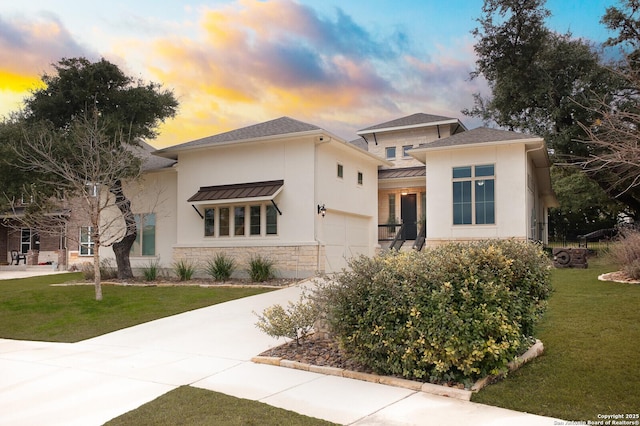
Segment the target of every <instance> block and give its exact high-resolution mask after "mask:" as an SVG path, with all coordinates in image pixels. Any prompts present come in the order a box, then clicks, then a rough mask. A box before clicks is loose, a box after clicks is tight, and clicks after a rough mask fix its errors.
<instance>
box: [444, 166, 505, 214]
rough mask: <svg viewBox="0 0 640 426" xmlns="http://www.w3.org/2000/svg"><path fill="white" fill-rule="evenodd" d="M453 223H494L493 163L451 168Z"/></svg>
mask: <svg viewBox="0 0 640 426" xmlns="http://www.w3.org/2000/svg"><path fill="white" fill-rule="evenodd" d="M453 224H454V225H491V224H495V167H494V165H493V164H483V165H477V166H465V167H454V168H453Z"/></svg>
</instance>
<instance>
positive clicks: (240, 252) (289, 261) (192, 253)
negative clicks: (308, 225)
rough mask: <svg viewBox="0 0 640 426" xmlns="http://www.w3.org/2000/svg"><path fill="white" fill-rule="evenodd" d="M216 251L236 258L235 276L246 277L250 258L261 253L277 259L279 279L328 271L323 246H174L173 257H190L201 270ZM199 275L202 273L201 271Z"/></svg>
mask: <svg viewBox="0 0 640 426" xmlns="http://www.w3.org/2000/svg"><path fill="white" fill-rule="evenodd" d="M217 253H224V254H225V255H227V256H229V257H231V258H233V259H235V261H236V270H235V273H234V276H236V277H241V278H245V277H247V276H248V275H247V273H246V272H245V270H246V268H247V266H248V264H249V259H251V257H252V256H256V255H261V256H264V257H267V258H269V259H271V260H273V261H274V262H275V265H274V266H275V268H276V271H277V276H278V277H279V278H307V277H311V276H314V275H317V274H318V273H324V272H325V248H324V246H323V245H295V246H253V247H174V249H173V260H174V261H179V260H187V261H191V262H194V263H196V264H197V265H198V266H199V267H200V268H201V269H202V268H204V267H206V265H207V261H209V260H210V259H213V257H214V256H215V255H216V254H217ZM199 275H202V273H200V274H199Z"/></svg>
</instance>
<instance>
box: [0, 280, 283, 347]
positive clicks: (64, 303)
mask: <svg viewBox="0 0 640 426" xmlns="http://www.w3.org/2000/svg"><path fill="white" fill-rule="evenodd" d="M80 279H81V274H79V273H74V274H59V275H48V276H40V277H33V278H23V279H16V280H2V281H0V337H3V338H6V339H18V340H38V341H46V342H78V341H80V340H84V339H88V338H91V337H95V336H100V335H102V334H105V333H109V332H112V331H116V330H120V329H123V328H126V327H131V326H133V325H137V324H141V323H144V322H148V321H152V320H155V319H158V318H162V317H167V316H170V315H175V314H179V313H181V312H186V311H190V310H193V309H198V308H202V307H205V306H211V305H215V304H218V303H222V302H227V301H229V300H233V299H239V298H242V297H247V296H252V295H255V294H260V293H264V292H266V291H270V290H272V289H265V288H258V287H209V288H202V287H198V286H173V287H143V286H115V285H103V289H102V291H103V294H104V300H102V301H96V300H95V293H94V289H93V286H92V285H69V286H60V287H57V286H56V287H52V286H51V284H58V283H64V282H66V281H70V280H80Z"/></svg>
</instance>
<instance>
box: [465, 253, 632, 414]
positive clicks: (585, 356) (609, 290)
mask: <svg viewBox="0 0 640 426" xmlns="http://www.w3.org/2000/svg"><path fill="white" fill-rule="evenodd" d="M615 270H616V268H615V267H614V266H611V265H606V264H603V262H601V261H598V260H597V259H596V260H595V261H591V260H590V265H589V268H588V269H556V270H554V271H553V273H552V283H553V289H554V293H553V294H552V295H551V298H550V300H549V308H548V310H547V312H546V314H545V317H544V318H543V320H542V321H541V323H540V325H539V326H538V330H537V332H536V337H537V338H539V339H540V340H542V342H543V343H544V346H545V352H544V354H543V356H541V357H539V358H537V359H535V360H534V361H533V362H531V363H529V364H527V365H525V366H524V367H523V368H521V369H520V370H518V371H516V372H514V373H511V374H510V375H509V376H508V378H507V379H506V380H503V381H501V382H499V383H496V384H494V385H491V386H488V387H487V388H485V389H483V390H482V391H481V392H479V393H478V394H476V395H475V396H474V397H473V399H472V400H473V401H475V402H480V403H484V404H489V405H496V406H500V407H505V408H510V409H513V410H517V411H525V412H529V413H535V414H540V415H544V416H552V417H558V418H562V419H565V420H574V421H583V422H585V424H586V422H588V421H599V420H602V417H598V415H608V414H621V415H623V416H624V415H631V416H633V415H634V414H635V415H637V414H638V413H639V412H640V391H639V389H640V285H638V284H622V283H615V282H603V281H599V280H598V278H597V277H598V275H599V274H603V273H606V272H612V271H615ZM631 418H633V417H631ZM623 420H624V419H623ZM635 420H638V419H637V418H635V419H634V421H635Z"/></svg>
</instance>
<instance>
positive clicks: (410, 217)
mask: <svg viewBox="0 0 640 426" xmlns="http://www.w3.org/2000/svg"><path fill="white" fill-rule="evenodd" d="M400 217H401V218H402V223H403V225H404V239H405V240H415V239H416V237H417V236H418V222H417V220H418V214H417V202H416V194H407V195H403V196H402V198H401V199H400Z"/></svg>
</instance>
